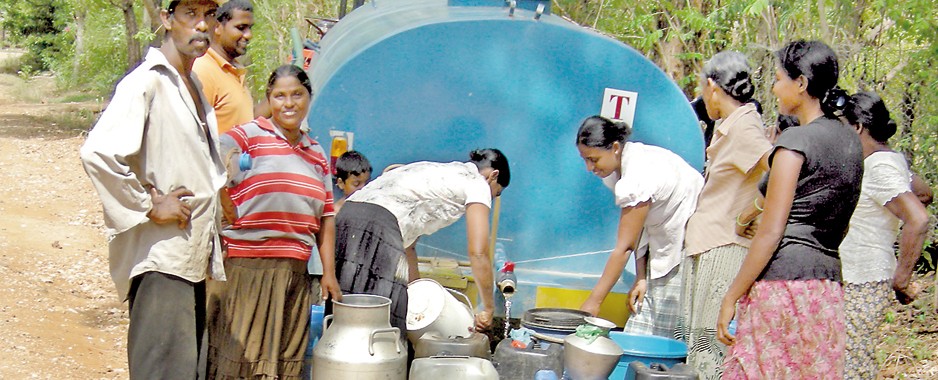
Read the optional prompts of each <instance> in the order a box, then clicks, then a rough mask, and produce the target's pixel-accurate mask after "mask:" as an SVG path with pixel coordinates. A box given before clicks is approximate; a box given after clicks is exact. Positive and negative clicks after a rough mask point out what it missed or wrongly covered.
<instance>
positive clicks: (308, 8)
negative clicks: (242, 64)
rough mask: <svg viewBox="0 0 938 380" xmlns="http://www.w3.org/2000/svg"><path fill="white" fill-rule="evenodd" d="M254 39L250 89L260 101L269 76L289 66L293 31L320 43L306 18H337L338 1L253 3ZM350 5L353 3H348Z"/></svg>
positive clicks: (258, 0) (270, 0)
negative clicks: (281, 66)
mask: <svg viewBox="0 0 938 380" xmlns="http://www.w3.org/2000/svg"><path fill="white" fill-rule="evenodd" d="M253 3H254V28H253V33H254V37H253V38H252V39H251V42H250V44H249V45H248V54H247V55H248V59H247V60H246V61H248V62H250V65H249V66H248V78H247V82H248V87H250V89H251V93H252V94H253V95H254V98H255V100H259V99H261V97H263V95H264V91H265V89H266V87H267V79H268V77H269V76H270V73H272V72H273V71H274V69H276V68H277V67H278V66H280V65H282V64H285V63H289V62H290V57H291V49H292V46H293V45H292V44H293V42H292V39H291V37H290V30H291V28H297V30H299V31H300V34H301V36H304V37H305V38H309V39H312V40H313V41H318V39H319V36H318V35H317V34H316V33H315V32H314V31H311V30H310V28H309V24H307V23H306V21H305V19H306V18H313V17H326V18H336V17H338V9H339V6H338V1H335V0H253ZM349 4H351V2H349Z"/></svg>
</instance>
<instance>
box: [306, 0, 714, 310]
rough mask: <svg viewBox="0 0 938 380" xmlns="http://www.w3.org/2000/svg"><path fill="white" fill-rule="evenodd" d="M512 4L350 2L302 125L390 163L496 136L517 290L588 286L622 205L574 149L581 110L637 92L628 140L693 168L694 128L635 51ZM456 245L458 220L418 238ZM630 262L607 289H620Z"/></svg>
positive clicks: (457, 151)
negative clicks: (507, 171)
mask: <svg viewBox="0 0 938 380" xmlns="http://www.w3.org/2000/svg"><path fill="white" fill-rule="evenodd" d="M515 4H516V7H515V8H514V9H513V8H512V7H510V6H509V5H507V4H506V3H505V2H502V1H497V0H453V1H451V2H447V1H444V0H374V1H372V2H371V3H368V4H365V5H364V6H362V7H360V8H358V9H356V10H355V11H353V12H352V13H350V14H349V15H348V16H346V17H345V18H343V19H342V20H341V21H340V22H339V23H338V24H336V26H335V27H334V28H333V29H331V30H330V31H329V33H328V34H327V35H326V36H325V38H324V39H323V40H322V42H321V46H322V50H321V51H320V54H319V55H317V56H316V58H315V60H314V61H313V63H312V67H313V69H312V72H311V79H312V84H313V91H314V93H315V95H314V100H313V104H312V107H311V110H310V114H309V119H308V120H309V125H310V126H311V134H312V135H313V136H314V137H318V138H319V140H320V141H321V142H322V143H324V144H326V145H328V140H329V131H330V130H339V131H347V132H352V133H354V140H353V148H354V149H355V150H358V151H360V152H362V153H363V154H365V155H366V156H367V157H368V159H369V160H370V161H371V163H372V165H373V166H374V168H375V171H376V172H375V173H374V175H378V174H380V172H381V170H382V168H384V167H385V166H387V165H389V164H393V163H408V162H414V161H421V160H431V161H444V162H445V161H466V160H467V159H468V152H469V151H470V150H472V149H475V148H486V147H494V148H499V149H501V150H502V151H503V152H504V153H505V154H506V155H507V157H508V160H509V162H510V165H511V172H512V173H511V174H512V179H511V184H510V186H509V187H508V188H507V189H506V190H505V191H504V193H503V194H502V201H501V213H500V223H499V226H498V227H499V228H498V237H499V239H500V241H502V242H503V243H504V244H505V249H506V252H508V257H509V258H510V259H511V260H512V261H515V262H516V263H517V267H516V273H517V275H518V280H519V286H520V288H519V292H521V291H523V290H524V289H523V286H524V285H525V284H544V285H555V286H561V287H568V288H580V289H590V288H592V286H593V285H594V284H595V280H596V279H597V278H598V276H599V274H600V273H601V272H602V268H603V265H604V263H605V261H606V258H607V257H608V252H609V251H610V250H611V249H612V247H613V245H614V243H615V237H616V225H617V221H618V217H619V212H618V209H617V208H616V206H615V205H614V204H613V197H612V193H611V192H610V191H609V190H608V189H606V188H605V187H604V186H603V185H602V183H601V181H600V179H599V178H596V177H595V176H594V175H593V174H591V173H590V172H588V171H587V170H586V167H585V165H584V163H583V161H582V159H581V158H580V157H579V154H578V152H577V149H576V146H575V135H576V130H577V127H578V126H579V123H580V122H581V121H582V120H583V119H584V118H586V117H588V116H591V115H594V114H598V113H600V110H601V109H602V107H603V104H604V102H608V101H609V99H607V97H606V96H605V95H604V94H605V90H606V89H607V88H611V89H618V90H626V91H631V92H635V93H637V94H638V98H637V101H636V103H635V111H634V112H635V114H634V121H633V125H634V133H633V139H634V140H637V141H641V142H644V143H647V144H652V145H658V146H662V147H664V148H667V149H670V150H672V151H674V152H675V153H677V154H679V155H681V156H682V157H683V158H684V159H685V160H687V162H688V163H690V164H691V165H692V166H693V167H695V168H698V169H702V166H703V159H704V153H703V138H702V133H701V130H700V127H699V125H698V122H697V119H696V117H695V114H694V112H693V111H692V110H691V108H690V106H689V105H688V102H687V99H686V97H685V96H684V94H683V93H682V92H681V91H680V89H679V88H678V87H677V86H676V85H675V84H674V83H673V82H672V81H671V80H670V79H669V78H668V77H667V76H666V75H665V74H664V73H663V72H662V71H661V70H660V69H659V68H658V67H656V66H655V65H654V64H653V63H652V62H651V61H649V60H648V59H646V58H645V57H643V56H642V55H641V54H640V53H638V52H637V51H635V50H634V49H632V48H630V47H629V46H626V45H625V44H623V43H621V42H619V41H617V40H615V39H612V38H609V37H607V36H604V35H601V34H599V33H596V32H595V31H593V30H590V29H587V28H583V27H580V26H578V25H575V24H573V23H571V22H569V21H567V20H565V19H563V18H561V17H559V16H556V15H553V14H551V13H550V10H549V6H550V3H549V1H524V0H520V1H517V2H516V3H515ZM539 5H543V6H544V7H543V8H542V9H543V11H542V12H538V11H537V9H538V6H539ZM465 251H466V239H465V224H464V223H463V222H459V223H457V224H455V225H453V226H451V227H448V228H446V229H444V230H442V231H439V232H437V233H436V234H434V235H432V236H428V237H423V238H421V239H420V241H419V245H418V252H419V254H420V255H421V256H451V257H456V258H461V259H465V258H466V255H465ZM631 273H634V272H631ZM631 273H627V274H626V275H625V277H626V278H624V279H623V280H622V281H620V284H619V285H617V287H616V288H615V290H616V291H619V292H626V291H627V290H628V288H629V287H630V286H631V276H632V275H631ZM519 294H520V293H519ZM528 306H530V305H528ZM518 309H520V310H519V312H523V311H524V310H525V308H524V307H519V308H518Z"/></svg>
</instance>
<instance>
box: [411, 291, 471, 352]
mask: <svg viewBox="0 0 938 380" xmlns="http://www.w3.org/2000/svg"><path fill="white" fill-rule="evenodd" d="M453 293H455V294H458V295H460V296H462V297H463V298H465V297H466V296H465V295H463V294H462V293H459V292H457V291H455V290H450V289H446V288H444V287H443V285H440V283H438V282H436V281H433V280H431V279H426V278H421V279H419V280H415V281H414V282H411V283H410V284H409V285H407V338H408V339H410V341H411V343H414V344H416V342H417V340H418V339H419V338H420V337H421V336H422V335H423V334H424V333H427V332H435V333H437V334H439V335H440V336H443V337H463V338H468V337H469V336H470V333H471V332H472V326H473V325H474V324H475V317H474V316H473V315H472V311H471V310H470V309H469V306H466V304H464V303H462V302H459V300H457V299H456V297H454V296H453ZM466 302H467V303H468V302H469V300H468V298H466Z"/></svg>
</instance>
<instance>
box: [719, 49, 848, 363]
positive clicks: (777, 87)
mask: <svg viewBox="0 0 938 380" xmlns="http://www.w3.org/2000/svg"><path fill="white" fill-rule="evenodd" d="M777 57H778V67H777V68H776V71H775V84H774V85H773V86H772V92H773V93H774V94H775V96H776V97H777V98H778V107H779V112H780V113H782V114H787V115H793V116H796V117H797V118H798V121H799V123H800V124H801V126H799V127H795V128H792V129H790V130H787V131H785V133H783V134H782V135H781V136H779V138H778V141H777V142H776V146H775V148H774V149H773V150H772V151H770V152H769V155H768V164H769V167H770V169H769V175H768V181H767V182H763V183H761V184H760V190H761V191H762V192H763V194H765V203H764V204H763V205H762V207H761V208H762V209H763V210H764V212H763V213H762V221H761V223H760V225H759V228H758V230H757V231H756V233H755V236H754V237H753V239H752V244H751V245H750V247H749V253H748V254H747V255H746V258H745V259H744V261H743V264H742V267H741V268H740V270H739V273H738V274H737V275H736V279H735V280H733V283H732V284H731V285H730V287H729V289H728V290H727V292H726V295H725V296H724V297H723V301H722V303H721V305H720V313H719V317H718V319H717V326H716V329H717V338H718V339H719V340H720V341H721V342H723V343H724V344H727V345H729V346H731V347H730V349H729V353H728V355H727V357H726V360H725V362H724V373H723V377H724V378H729V379H738V378H750V379H754V378H759V379H794V378H818V379H842V378H843V375H844V372H843V371H844V344H845V339H846V335H845V332H844V295H843V294H844V293H843V288H842V287H841V284H840V282H841V263H840V254H839V251H838V247H839V246H840V243H841V241H842V240H843V237H844V234H845V233H846V232H847V226H848V224H849V221H850V216H851V214H853V210H854V208H855V207H856V205H857V199H858V198H859V196H860V180H861V177H862V173H863V148H862V146H861V145H860V139H859V138H858V137H857V134H856V133H855V132H854V131H853V130H852V129H851V128H850V127H849V126H846V125H844V123H842V122H841V121H840V120H838V119H837V114H838V113H839V110H842V109H843V107H844V106H845V105H846V97H845V96H844V95H843V91H842V90H840V89H838V88H837V79H838V71H839V67H838V63H837V56H836V54H834V51H833V50H832V49H831V48H830V47H828V46H827V45H825V44H824V43H822V42H818V41H795V42H792V43H789V44H788V45H786V46H785V47H783V48H782V49H781V50H779V51H778V52H777ZM740 217H741V218H740V220H739V221H738V224H746V223H749V222H751V219H749V218H748V217H749V215H740ZM743 218H745V219H743ZM737 301H738V302H739V305H738V307H739V310H738V312H737V310H736V308H737ZM734 316H735V317H736V321H737V330H736V335H735V336H734V335H731V334H730V333H729V331H728V327H729V323H730V320H731V319H733V317H734Z"/></svg>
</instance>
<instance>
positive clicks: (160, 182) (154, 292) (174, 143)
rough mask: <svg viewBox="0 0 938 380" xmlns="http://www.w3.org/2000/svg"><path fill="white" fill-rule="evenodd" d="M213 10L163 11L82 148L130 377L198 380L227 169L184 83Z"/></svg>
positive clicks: (174, 1) (178, 4) (202, 6)
mask: <svg viewBox="0 0 938 380" xmlns="http://www.w3.org/2000/svg"><path fill="white" fill-rule="evenodd" d="M217 7H218V5H217V4H216V2H215V1H214V0H164V1H163V10H162V11H161V12H160V17H161V19H162V22H163V27H164V28H165V29H166V36H165V38H164V40H163V44H162V47H160V48H159V49H155V48H154V49H150V50H149V51H148V52H147V55H146V58H144V61H143V62H142V63H141V64H140V66H138V67H137V68H136V69H134V70H133V71H132V72H131V73H130V74H128V75H127V76H126V77H124V78H123V79H122V80H121V81H120V83H118V85H117V89H116V90H115V93H114V97H113V98H112V99H111V103H110V105H109V106H108V107H107V109H106V110H105V111H104V113H103V114H102V115H101V119H100V120H99V121H98V123H97V124H96V125H95V127H94V129H92V131H91V132H90V133H89V134H88V139H87V140H86V141H85V144H84V145H83V146H82V148H81V159H82V163H83V164H84V167H85V171H86V172H87V173H88V175H89V177H91V181H92V183H93V184H94V187H95V189H96V190H97V192H98V194H99V196H100V197H101V203H102V204H103V206H104V219H105V223H106V225H107V227H108V233H109V237H110V243H109V250H110V268H111V277H112V279H113V280H114V283H115V285H116V286H117V290H118V292H119V294H120V297H121V299H126V300H129V302H130V306H129V307H130V326H129V329H128V330H129V331H128V344H127V351H128V359H129V364H130V378H131V379H144V378H147V379H150V378H152V379H195V378H196V377H197V375H198V373H199V372H200V371H201V370H202V368H200V364H199V363H200V359H201V358H200V357H199V350H200V345H201V344H202V339H203V333H204V326H205V278H206V272H207V271H210V270H211V272H212V274H214V275H215V276H214V277H215V278H218V279H224V269H223V268H222V266H221V255H220V244H219V242H218V234H217V231H218V226H217V217H218V215H219V208H218V197H217V194H218V190H219V189H220V188H221V187H222V186H223V185H224V183H225V178H226V177H225V167H224V163H223V161H222V158H221V157H220V156H219V153H218V145H217V144H218V143H217V141H218V133H217V130H216V128H217V127H216V123H215V115H214V112H213V111H212V107H211V105H210V104H209V103H208V102H206V100H205V99H204V97H203V96H202V94H201V88H200V87H201V85H200V83H199V82H198V80H197V79H196V78H195V76H194V75H192V73H191V68H192V63H193V61H194V60H195V59H196V58H198V57H199V56H201V55H202V54H204V53H205V51H206V49H208V46H209V35H208V32H209V31H210V30H212V28H214V24H215V11H216V9H217Z"/></svg>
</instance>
